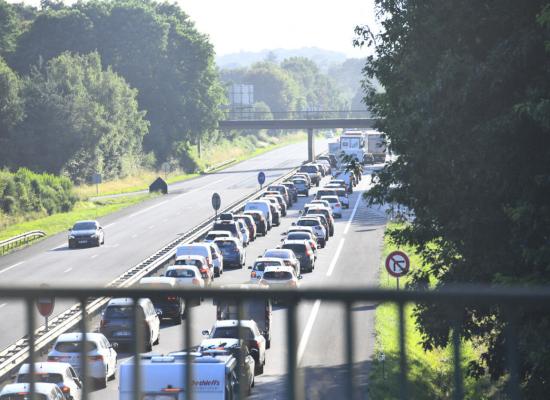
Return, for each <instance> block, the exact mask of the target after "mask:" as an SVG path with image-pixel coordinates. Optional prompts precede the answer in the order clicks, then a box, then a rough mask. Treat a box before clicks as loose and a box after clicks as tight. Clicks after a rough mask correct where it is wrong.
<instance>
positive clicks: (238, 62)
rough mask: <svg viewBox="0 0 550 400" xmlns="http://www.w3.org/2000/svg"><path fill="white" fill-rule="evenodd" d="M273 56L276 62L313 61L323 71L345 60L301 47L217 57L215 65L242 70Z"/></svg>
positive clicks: (335, 52)
mask: <svg viewBox="0 0 550 400" xmlns="http://www.w3.org/2000/svg"><path fill="white" fill-rule="evenodd" d="M273 56H274V57H275V59H276V60H277V61H282V60H284V59H285V58H289V57H306V58H309V59H311V60H313V61H314V62H315V63H316V64H317V65H318V66H319V68H321V69H322V70H325V71H326V70H327V69H328V68H329V67H330V66H331V65H334V64H340V63H343V62H344V61H345V60H346V58H347V57H346V55H345V54H344V53H339V52H337V51H332V50H324V49H320V48H317V47H302V48H300V49H271V50H269V49H266V50H261V51H256V52H253V51H241V52H239V53H231V54H225V55H222V56H217V57H216V63H217V64H218V66H219V67H220V68H224V69H233V68H242V67H248V66H250V65H251V64H254V63H256V62H259V61H264V60H266V59H267V58H270V57H273Z"/></svg>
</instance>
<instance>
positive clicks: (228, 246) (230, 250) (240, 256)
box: [214, 238, 246, 268]
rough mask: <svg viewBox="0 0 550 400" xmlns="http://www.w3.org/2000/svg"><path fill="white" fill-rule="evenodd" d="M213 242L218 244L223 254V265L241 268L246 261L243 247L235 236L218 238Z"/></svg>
mask: <svg viewBox="0 0 550 400" xmlns="http://www.w3.org/2000/svg"><path fill="white" fill-rule="evenodd" d="M214 243H216V244H217V245H218V247H219V248H220V251H221V252H222V255H223V267H224V268H227V267H236V268H242V267H243V266H244V264H245V262H246V254H245V250H244V247H243V246H242V244H241V242H240V241H239V239H237V238H219V239H215V240H214Z"/></svg>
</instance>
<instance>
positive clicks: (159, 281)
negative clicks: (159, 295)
mask: <svg viewBox="0 0 550 400" xmlns="http://www.w3.org/2000/svg"><path fill="white" fill-rule="evenodd" d="M177 282H178V281H177V280H176V278H170V277H168V276H146V277H144V278H141V279H140V280H139V286H147V287H167V286H168V287H174V286H176V284H177Z"/></svg>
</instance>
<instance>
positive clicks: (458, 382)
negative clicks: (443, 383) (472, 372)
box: [453, 305, 464, 400]
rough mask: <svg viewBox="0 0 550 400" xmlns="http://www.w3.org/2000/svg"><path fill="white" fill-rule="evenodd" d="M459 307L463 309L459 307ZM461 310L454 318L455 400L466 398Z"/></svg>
mask: <svg viewBox="0 0 550 400" xmlns="http://www.w3.org/2000/svg"><path fill="white" fill-rule="evenodd" d="M457 307H461V306H460V305H457ZM460 311H461V308H460V309H459V310H457V311H456V313H455V315H454V318H453V364H454V365H453V368H454V381H455V382H454V383H455V384H454V386H455V388H454V394H453V399H454V400H462V399H463V398H464V391H463V387H462V383H463V382H462V379H463V378H462V365H461V358H462V356H461V351H460V350H461V348H460V347H461V341H460V334H461V331H462V324H461V320H460V315H461V313H460Z"/></svg>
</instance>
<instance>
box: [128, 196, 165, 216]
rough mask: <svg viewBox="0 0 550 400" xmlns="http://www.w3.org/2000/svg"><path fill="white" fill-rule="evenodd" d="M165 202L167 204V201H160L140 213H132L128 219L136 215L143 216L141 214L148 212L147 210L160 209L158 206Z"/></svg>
mask: <svg viewBox="0 0 550 400" xmlns="http://www.w3.org/2000/svg"><path fill="white" fill-rule="evenodd" d="M167 202H168V200H164V201H161V202H160V203H157V204H155V205H154V206H151V207H147V208H144V209H143V210H141V211H138V212H135V213H133V214H130V215H129V216H128V218H134V217H135V216H136V215H140V214H143V213H145V212H147V211H149V210H152V209H153V208H157V207H160V206H162V205H163V204H164V203H167Z"/></svg>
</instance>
